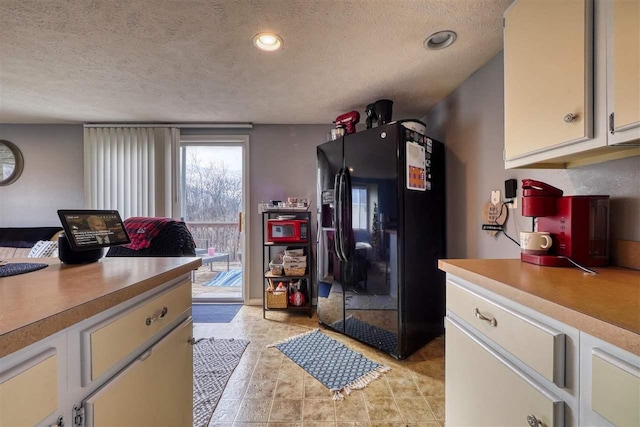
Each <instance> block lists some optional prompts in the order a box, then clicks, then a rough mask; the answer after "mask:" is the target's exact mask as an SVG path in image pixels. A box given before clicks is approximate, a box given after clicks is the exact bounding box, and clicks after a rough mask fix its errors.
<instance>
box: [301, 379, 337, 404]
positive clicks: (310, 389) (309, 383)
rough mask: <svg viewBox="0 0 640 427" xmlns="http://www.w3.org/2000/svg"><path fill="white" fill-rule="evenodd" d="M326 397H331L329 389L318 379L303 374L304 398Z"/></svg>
mask: <svg viewBox="0 0 640 427" xmlns="http://www.w3.org/2000/svg"><path fill="white" fill-rule="evenodd" d="M327 397H332V395H331V391H329V389H328V388H326V387H325V386H324V385H322V383H321V382H320V381H318V380H317V379H315V378H313V377H312V376H310V375H305V377H304V398H305V399H308V398H312V399H313V398H319V399H325V398H327Z"/></svg>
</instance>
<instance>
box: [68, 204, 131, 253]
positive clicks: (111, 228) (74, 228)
mask: <svg viewBox="0 0 640 427" xmlns="http://www.w3.org/2000/svg"><path fill="white" fill-rule="evenodd" d="M58 217H60V222H61V223H62V228H64V233H65V235H66V237H67V240H68V241H69V246H70V247H71V249H72V250H74V251H89V250H93V249H99V248H106V247H109V246H117V245H126V244H127V243H131V239H130V238H129V235H128V234H127V230H125V228H124V224H123V223H122V218H120V214H119V213H118V211H116V210H77V209H76V210H59V211H58Z"/></svg>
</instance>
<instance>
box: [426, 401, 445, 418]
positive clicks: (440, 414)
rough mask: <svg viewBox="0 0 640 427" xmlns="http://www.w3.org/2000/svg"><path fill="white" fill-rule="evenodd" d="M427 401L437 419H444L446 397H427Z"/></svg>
mask: <svg viewBox="0 0 640 427" xmlns="http://www.w3.org/2000/svg"><path fill="white" fill-rule="evenodd" d="M426 399H427V403H428V404H429V407H430V408H431V410H432V411H433V414H434V415H435V417H436V419H437V420H444V415H445V414H444V397H427V398H426Z"/></svg>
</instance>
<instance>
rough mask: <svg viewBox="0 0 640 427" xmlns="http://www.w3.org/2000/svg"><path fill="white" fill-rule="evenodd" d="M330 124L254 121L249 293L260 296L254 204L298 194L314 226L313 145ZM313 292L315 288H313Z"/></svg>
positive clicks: (258, 221) (259, 240)
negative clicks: (288, 124)
mask: <svg viewBox="0 0 640 427" xmlns="http://www.w3.org/2000/svg"><path fill="white" fill-rule="evenodd" d="M331 127H332V126H331V125H292V126H287V125H256V126H255V127H254V128H253V130H252V131H251V136H250V147H251V149H250V161H251V168H250V174H251V175H250V177H249V179H250V187H249V209H250V212H249V213H250V218H249V222H250V233H251V235H250V238H249V241H250V243H249V244H250V246H251V248H250V256H251V261H250V263H251V266H250V273H249V274H250V276H249V277H250V278H251V284H250V289H251V290H250V297H251V298H262V292H263V285H264V284H263V280H262V277H263V272H262V235H261V233H262V223H261V221H262V215H259V214H258V204H259V203H260V202H262V201H265V202H268V201H269V200H286V198H287V197H302V198H307V199H309V200H310V201H311V208H310V210H311V212H312V230H313V233H314V234H312V236H311V238H312V239H314V240H315V228H316V222H315V221H316V220H315V218H316V215H315V212H316V209H317V206H316V203H315V192H316V146H317V145H319V144H322V143H323V142H325V140H326V137H327V133H328V132H329V129H331ZM314 293H315V291H314Z"/></svg>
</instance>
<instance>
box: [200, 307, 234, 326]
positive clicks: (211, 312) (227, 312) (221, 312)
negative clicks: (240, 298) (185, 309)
mask: <svg viewBox="0 0 640 427" xmlns="http://www.w3.org/2000/svg"><path fill="white" fill-rule="evenodd" d="M241 308H242V304H193V306H192V307H191V316H192V317H193V323H229V322H231V321H232V320H233V318H234V317H235V315H236V314H238V311H240V309H241Z"/></svg>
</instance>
